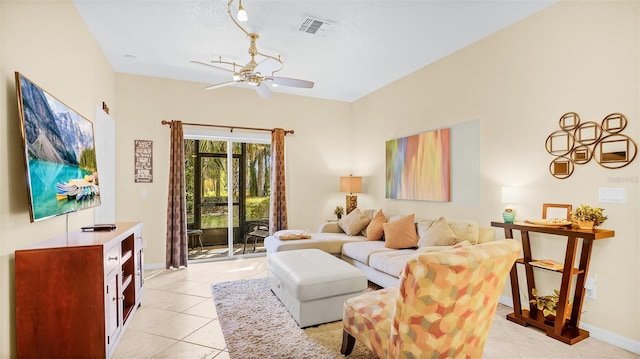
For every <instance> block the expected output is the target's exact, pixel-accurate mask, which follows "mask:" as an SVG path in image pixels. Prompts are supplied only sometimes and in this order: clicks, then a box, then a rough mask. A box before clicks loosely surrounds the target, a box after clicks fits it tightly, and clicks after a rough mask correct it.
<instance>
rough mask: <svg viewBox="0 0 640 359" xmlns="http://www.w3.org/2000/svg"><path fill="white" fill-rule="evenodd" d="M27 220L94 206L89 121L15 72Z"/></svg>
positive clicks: (95, 193)
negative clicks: (26, 193)
mask: <svg viewBox="0 0 640 359" xmlns="http://www.w3.org/2000/svg"><path fill="white" fill-rule="evenodd" d="M16 92H17V97H18V112H19V115H20V127H21V130H22V139H23V147H24V159H25V164H26V179H27V191H28V195H29V209H30V211H29V213H30V215H31V222H34V221H38V220H42V219H45V218H50V217H54V216H59V215H63V214H67V213H71V212H76V211H79V210H82V209H87V208H92V207H95V206H98V205H100V189H99V183H98V166H97V164H96V153H95V142H94V139H93V123H92V122H91V121H89V120H87V119H86V118H85V117H83V116H81V115H80V114H78V113H77V112H76V111H74V110H72V109H71V108H70V107H68V106H67V105H65V104H64V103H62V102H61V101H60V100H58V99H56V98H55V97H53V96H52V95H51V94H49V93H48V92H46V91H44V90H43V89H42V88H41V87H40V86H38V85H36V84H35V83H33V82H32V81H31V80H29V79H28V78H26V77H25V76H24V75H22V74H20V73H19V72H16Z"/></svg>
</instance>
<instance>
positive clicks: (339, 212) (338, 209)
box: [333, 206, 344, 219]
mask: <svg viewBox="0 0 640 359" xmlns="http://www.w3.org/2000/svg"><path fill="white" fill-rule="evenodd" d="M333 214H335V215H336V217H338V219H340V218H342V215H343V214H344V208H342V207H341V206H337V207H336V209H334V210H333Z"/></svg>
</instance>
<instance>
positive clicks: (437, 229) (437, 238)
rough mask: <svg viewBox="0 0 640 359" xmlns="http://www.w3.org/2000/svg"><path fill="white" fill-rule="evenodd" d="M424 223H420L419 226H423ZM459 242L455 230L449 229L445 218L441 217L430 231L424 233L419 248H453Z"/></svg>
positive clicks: (432, 225)
mask: <svg viewBox="0 0 640 359" xmlns="http://www.w3.org/2000/svg"><path fill="white" fill-rule="evenodd" d="M422 223H424V222H421V223H419V224H418V226H421V225H422ZM420 232H422V231H420ZM457 240H458V236H456V234H455V232H453V229H451V227H449V224H448V223H447V220H446V219H444V217H440V218H438V219H437V220H435V221H434V222H433V223H432V224H431V226H430V227H429V229H427V231H426V232H424V235H423V236H422V237H420V240H419V241H418V247H428V246H451V245H454V244H456V241H457Z"/></svg>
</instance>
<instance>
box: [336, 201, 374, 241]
mask: <svg viewBox="0 0 640 359" xmlns="http://www.w3.org/2000/svg"><path fill="white" fill-rule="evenodd" d="M370 221H371V217H368V216H367V215H366V214H365V213H362V212H361V211H360V210H359V209H357V208H356V209H354V210H353V211H351V213H349V214H347V215H346V216H344V217H342V219H340V220H339V221H338V225H339V226H340V228H342V230H343V231H344V233H346V234H348V235H350V236H355V235H358V234H359V233H360V231H361V230H362V229H363V228H364V227H366V226H367V224H369V222H370Z"/></svg>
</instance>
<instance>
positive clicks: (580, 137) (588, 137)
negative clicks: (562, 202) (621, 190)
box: [545, 112, 638, 179]
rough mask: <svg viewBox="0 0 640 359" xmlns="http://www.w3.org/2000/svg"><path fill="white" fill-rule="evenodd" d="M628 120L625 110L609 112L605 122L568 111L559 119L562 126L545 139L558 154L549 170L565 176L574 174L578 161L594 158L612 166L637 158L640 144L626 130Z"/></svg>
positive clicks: (606, 165)
mask: <svg viewBox="0 0 640 359" xmlns="http://www.w3.org/2000/svg"><path fill="white" fill-rule="evenodd" d="M627 123H628V120H627V117H626V116H625V115H623V114H621V113H612V114H610V115H607V116H606V117H605V118H604V119H603V120H602V122H601V123H597V122H593V121H588V122H582V123H581V122H580V116H579V115H578V114H577V113H575V112H567V113H565V114H564V115H562V117H560V120H559V121H558V125H559V127H560V128H561V129H560V130H556V131H554V132H552V133H551V134H550V135H549V137H547V141H546V142H545V148H546V150H547V152H548V153H549V154H550V155H553V156H556V157H555V158H554V159H553V160H552V161H551V163H550V164H549V172H550V173H551V175H552V176H554V177H556V178H559V179H565V178H567V177H569V176H571V175H572V174H573V171H574V168H575V165H583V164H586V163H588V162H589V161H591V159H592V158H593V159H594V161H596V162H597V163H598V164H599V165H600V166H602V167H604V168H609V169H616V168H622V167H625V166H626V165H628V164H629V163H631V162H633V160H635V158H636V156H637V154H638V146H637V145H636V143H635V142H634V141H633V139H632V138H631V137H629V136H627V135H625V134H623V133H622V131H623V130H624V129H625V128H626V127H627Z"/></svg>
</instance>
